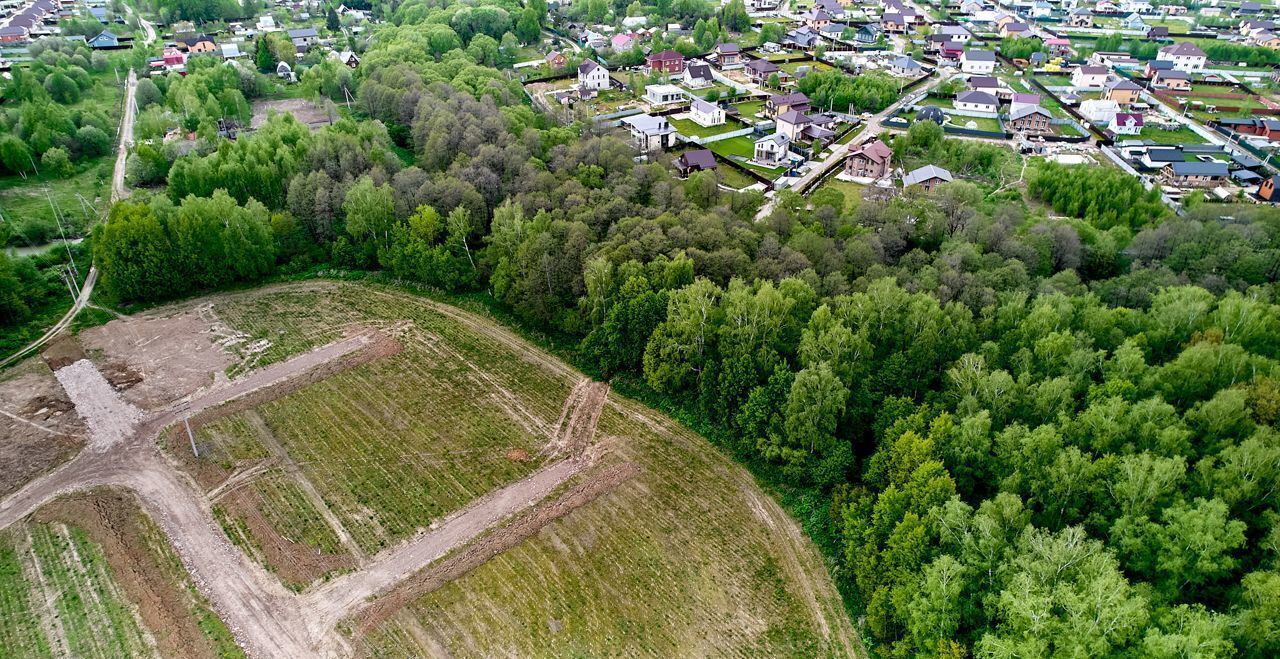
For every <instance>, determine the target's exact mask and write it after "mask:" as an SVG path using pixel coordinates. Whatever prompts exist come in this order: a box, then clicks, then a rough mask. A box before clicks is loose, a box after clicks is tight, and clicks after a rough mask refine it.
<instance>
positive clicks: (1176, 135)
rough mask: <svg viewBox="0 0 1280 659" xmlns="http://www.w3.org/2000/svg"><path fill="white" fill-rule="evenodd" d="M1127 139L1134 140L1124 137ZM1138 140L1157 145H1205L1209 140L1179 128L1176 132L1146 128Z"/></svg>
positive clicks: (1184, 128) (1187, 129)
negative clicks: (1148, 141)
mask: <svg viewBox="0 0 1280 659" xmlns="http://www.w3.org/2000/svg"><path fill="white" fill-rule="evenodd" d="M1124 138H1125V139H1132V138H1131V137H1128V136H1124ZM1137 139H1140V140H1150V141H1152V142H1155V143H1156V144H1204V143H1205V142H1207V141H1208V140H1206V139H1204V138H1203V137H1201V136H1200V134H1199V133H1197V132H1195V131H1194V130H1191V129H1190V128H1187V127H1186V126H1179V127H1178V128H1177V129H1175V130H1164V129H1162V128H1158V127H1155V126H1146V127H1144V128H1143V129H1142V132H1141V133H1139V134H1138V136H1137Z"/></svg>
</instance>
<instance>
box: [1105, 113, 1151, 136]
mask: <svg viewBox="0 0 1280 659" xmlns="http://www.w3.org/2000/svg"><path fill="white" fill-rule="evenodd" d="M1143 123H1144V122H1143V120H1142V115H1140V114H1137V113H1132V112H1120V113H1117V114H1116V118H1115V119H1114V120H1113V121H1112V122H1111V132H1113V133H1115V134H1116V135H1138V134H1140V133H1142V126H1143Z"/></svg>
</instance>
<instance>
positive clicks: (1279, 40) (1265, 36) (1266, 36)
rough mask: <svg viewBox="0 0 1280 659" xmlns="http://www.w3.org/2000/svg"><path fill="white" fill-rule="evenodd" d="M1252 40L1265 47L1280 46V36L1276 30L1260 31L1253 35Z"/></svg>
mask: <svg viewBox="0 0 1280 659" xmlns="http://www.w3.org/2000/svg"><path fill="white" fill-rule="evenodd" d="M1252 41H1253V43H1254V44H1256V45H1258V46H1261V47H1263V48H1280V37H1278V36H1276V34H1275V33H1274V32H1259V33H1257V34H1255V35H1253V38H1252Z"/></svg>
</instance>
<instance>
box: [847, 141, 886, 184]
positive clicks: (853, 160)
mask: <svg viewBox="0 0 1280 659" xmlns="http://www.w3.org/2000/svg"><path fill="white" fill-rule="evenodd" d="M892 161H893V150H892V149H890V148H889V147H888V146H887V145H886V144H885V143H884V142H881V141H880V140H878V139H875V140H871V141H870V142H867V143H866V144H862V145H860V146H857V147H852V148H850V149H849V158H848V159H847V160H845V161H844V171H845V173H846V174H848V175H849V176H853V177H858V178H884V177H885V176H888V175H889V170H890V169H891V167H892Z"/></svg>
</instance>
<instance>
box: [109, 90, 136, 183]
mask: <svg viewBox="0 0 1280 659" xmlns="http://www.w3.org/2000/svg"><path fill="white" fill-rule="evenodd" d="M124 89H125V93H124V110H123V111H122V112H121V117H120V140H119V144H118V145H117V146H116V166H115V169H113V170H112V171H111V201H112V202H116V201H120V200H121V199H124V198H125V197H127V196H129V191H128V190H126V189H125V187H124V174H125V168H126V163H127V162H128V160H129V147H131V146H133V121H134V117H135V115H136V114H137V111H138V108H137V103H138V102H137V100H136V99H135V98H134V92H136V91H137V90H138V74H137V73H136V72H135V71H133V69H130V70H129V77H128V78H127V79H126V80H125V83H124Z"/></svg>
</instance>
